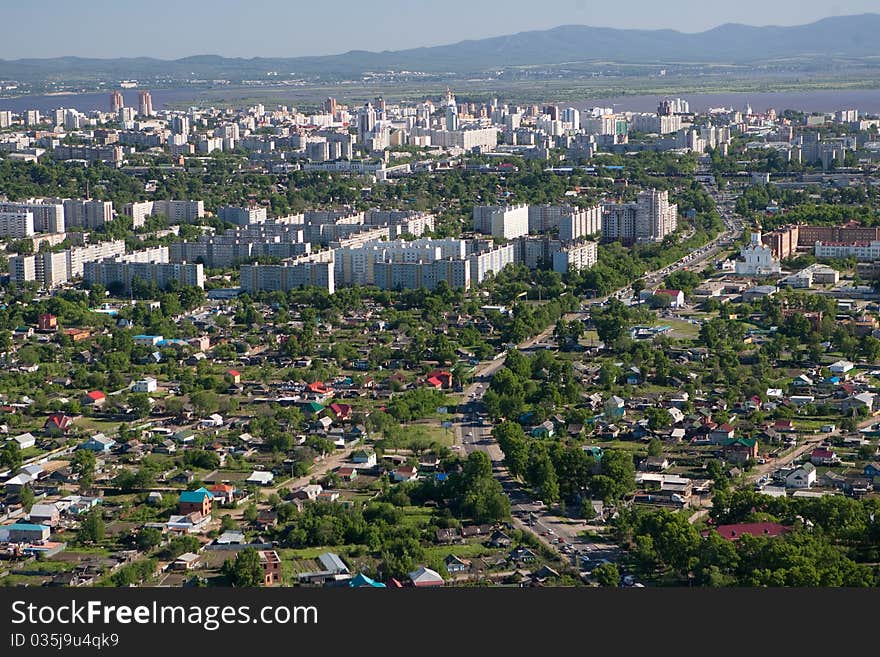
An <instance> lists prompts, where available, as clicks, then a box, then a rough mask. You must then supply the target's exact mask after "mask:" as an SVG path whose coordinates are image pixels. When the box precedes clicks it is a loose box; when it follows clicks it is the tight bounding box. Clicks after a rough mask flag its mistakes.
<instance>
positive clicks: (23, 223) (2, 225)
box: [0, 211, 34, 239]
mask: <svg viewBox="0 0 880 657" xmlns="http://www.w3.org/2000/svg"><path fill="white" fill-rule="evenodd" d="M33 235H34V215H33V213H32V212H21V211H19V212H0V237H9V238H12V239H22V238H25V237H33Z"/></svg>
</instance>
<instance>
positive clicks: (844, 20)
mask: <svg viewBox="0 0 880 657" xmlns="http://www.w3.org/2000/svg"><path fill="white" fill-rule="evenodd" d="M878 34H880V14H862V15H857V16H836V17H830V18H825V19H822V20H819V21H816V22H814V23H810V24H807V25H797V26H790V27H779V26H765V27H754V26H749V25H740V24H725V25H721V26H719V27H716V28H713V29H711V30H707V31H705V32H699V33H685V32H678V31H675V30H621V29H613V28H605V27H589V26H584V25H563V26H560V27H556V28H553V29H549V30H540V31H530V32H520V33H518V34H512V35H507V36H499V37H492V38H486V39H477V40H469V41H461V42H458V43H454V44H450V45H443V46H433V47H425V48H413V49H408V50H397V51H382V52H367V51H350V52H347V53H344V54H340V55H328V56H320V57H292V58H263V57H255V58H226V57H220V56H217V55H198V56H192V57H184V58H182V59H174V60H162V59H156V58H150V57H138V58H118V59H87V58H79V57H58V58H51V59H18V60H0V78H9V79H19V80H27V79H53V78H54V79H65V78H67V79H69V78H71V77H83V78H97V77H100V78H107V79H113V78H127V77H131V78H145V77H156V76H163V77H169V78H176V79H191V78H205V79H217V78H225V79H249V78H251V77H254V76H259V77H261V78H265V77H266V73H267V72H269V71H276V72H277V73H278V75H279V76H289V75H291V74H295V75H298V76H348V75H360V74H363V73H365V72H370V71H374V72H376V71H378V72H381V71H388V70H395V71H401V70H407V71H422V72H427V73H436V74H441V73H452V74H465V73H478V72H486V71H493V70H502V69H508V68H511V67H524V66H535V65H537V66H548V65H553V66H560V65H572V64H584V63H589V62H614V63H618V64H658V63H661V64H674V63H688V64H700V63H705V64H722V63H727V64H749V63H757V62H762V61H766V60H777V61H778V60H786V59H802V58H809V59H822V58H836V59H844V60H846V59H853V58H856V59H860V60H864V59H865V58H869V61H870V58H873V57H877V58H878V60H877V61H880V44H878V38H877V35H878Z"/></svg>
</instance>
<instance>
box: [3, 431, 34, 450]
mask: <svg viewBox="0 0 880 657" xmlns="http://www.w3.org/2000/svg"><path fill="white" fill-rule="evenodd" d="M6 440H7V441H10V440H14V441H15V442H17V443H18V448H19V449H27V448H28V447H35V446H36V444H37V439H36V438H35V437H34V435H33V434H32V433H30V432H28V433H22V434H19V435H17V436H13V437H12V438H7V439H6Z"/></svg>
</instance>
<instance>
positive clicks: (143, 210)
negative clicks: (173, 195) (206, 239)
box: [123, 200, 205, 228]
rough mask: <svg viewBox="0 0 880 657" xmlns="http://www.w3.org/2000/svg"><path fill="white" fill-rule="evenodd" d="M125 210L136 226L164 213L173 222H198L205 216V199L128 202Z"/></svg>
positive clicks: (138, 226)
mask: <svg viewBox="0 0 880 657" xmlns="http://www.w3.org/2000/svg"><path fill="white" fill-rule="evenodd" d="M123 212H124V213H125V214H127V215H129V216H130V217H131V218H132V224H133V226H134V228H140V227H141V226H143V225H144V223H145V222H146V220H147V217H152V216H158V215H162V216H164V217H167V218H168V222H169V223H172V224H180V223H190V224H191V223H197V222H198V221H199V219H202V218H203V217H204V216H205V202H204V201H174V200H168V201H141V202H138V203H128V204H126V205H125V207H124V208H123Z"/></svg>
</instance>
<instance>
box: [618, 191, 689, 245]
mask: <svg viewBox="0 0 880 657" xmlns="http://www.w3.org/2000/svg"><path fill="white" fill-rule="evenodd" d="M677 227H678V206H677V205H675V204H674V203H669V192H666V191H662V192H661V191H657V190H655V189H649V190H644V191H641V192H639V194H638V197H637V199H636V202H635V203H618V204H609V205H606V206H605V208H604V211H603V215H602V239H603V240H605V241H615V240H616V241H620V242H623V243H624V244H643V243H648V242H660V241H662V240H663V238H665V237H666V236H667V235H670V234H672V233H673V232H675V229H676V228H677Z"/></svg>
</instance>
